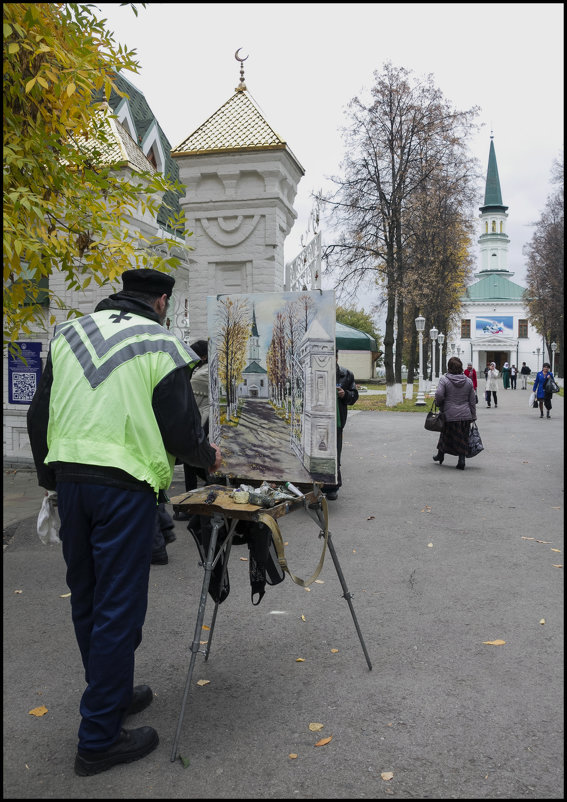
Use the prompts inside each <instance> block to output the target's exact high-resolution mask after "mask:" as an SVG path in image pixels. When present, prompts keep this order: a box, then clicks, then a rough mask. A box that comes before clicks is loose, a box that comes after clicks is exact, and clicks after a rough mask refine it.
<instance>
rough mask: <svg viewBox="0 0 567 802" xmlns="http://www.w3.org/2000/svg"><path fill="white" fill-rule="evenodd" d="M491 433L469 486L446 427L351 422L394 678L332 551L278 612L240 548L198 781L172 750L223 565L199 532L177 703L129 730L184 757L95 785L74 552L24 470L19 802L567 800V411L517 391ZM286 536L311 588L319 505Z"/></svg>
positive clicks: (173, 602) (158, 603)
mask: <svg viewBox="0 0 567 802" xmlns="http://www.w3.org/2000/svg"><path fill="white" fill-rule="evenodd" d="M478 425H479V429H480V431H481V434H482V437H483V440H484V444H485V451H483V452H482V453H481V454H480V455H479V456H477V457H475V458H474V459H473V460H469V461H467V468H466V470H465V471H457V470H455V467H454V466H455V464H456V458H454V457H453V458H450V457H448V458H447V459H446V460H445V463H444V465H442V466H438V465H437V464H436V463H434V462H433V461H432V459H431V457H432V455H433V454H434V453H435V442H436V435H434V434H433V433H431V432H427V431H425V429H424V428H423V416H422V415H420V414H416V413H399V412H352V411H351V413H349V418H348V423H347V428H346V429H345V436H344V447H343V471H342V473H343V481H344V485H343V488H342V489H341V491H340V493H339V499H338V500H337V501H335V502H330V503H329V507H330V530H331V533H332V538H333V542H334V545H335V549H336V552H337V555H338V558H339V560H340V565H341V569H342V572H343V574H344V576H345V578H346V582H347V585H348V587H349V591H350V592H351V593H352V594H353V602H352V603H353V606H354V609H355V611H356V614H357V617H358V622H359V625H360V629H361V632H362V635H363V637H364V639H365V643H366V646H367V648H368V652H369V655H370V659H371V661H372V665H373V668H372V671H369V670H368V667H367V665H366V661H365V659H364V656H363V653H362V649H361V647H360V643H359V641H358V637H357V635H356V631H355V628H354V625H353V621H352V618H351V616H350V613H349V608H348V605H347V604H346V603H345V600H344V598H343V594H342V590H341V587H340V584H339V581H338V578H337V574H336V570H335V568H334V566H333V562H332V560H331V559H330V557H329V556H327V558H326V560H325V565H324V568H323V571H322V572H321V574H320V576H319V579H320V580H321V581H320V582H317V583H314V584H313V585H311V587H310V589H309V591H306V590H305V589H303V588H301V587H299V586H297V585H295V584H293V582H291V581H290V579H289V577H286V580H285V581H284V582H282V583H281V584H280V585H277V586H276V587H270V586H268V587H267V590H266V595H265V597H264V599H263V600H262V602H261V604H260V605H258V606H257V607H254V606H253V605H252V604H251V600H250V584H249V576H248V570H249V563H248V561H247V557H248V551H247V548H246V547H245V546H241V547H235V548H234V550H233V556H232V557H231V561H230V566H229V577H230V585H231V590H230V595H229V597H228V599H227V600H226V601H225V602H224V603H223V604H222V605H221V606H220V607H219V613H218V617H217V621H216V626H215V637H214V641H213V644H212V649H211V654H210V657H209V659H208V661H207V662H205V661H204V659H203V657H202V655H197V661H196V666H195V672H194V675H193V683H192V687H191V689H190V693H189V697H188V704H187V710H186V713H185V719H184V723H183V727H182V731H181V738H180V745H179V748H180V752H181V754H182V755H183V756H184V757H185V758H187V759H188V760H189V765H188V767H187V768H184V766H183V765H182V763H181V761H176V762H174V763H172V762H171V761H170V753H171V748H172V744H173V739H174V736H175V731H176V726H177V720H178V714H179V710H180V706H181V701H182V697H183V688H184V683H185V679H186V676H187V670H188V666H189V646H190V643H191V641H192V639H193V630H194V622H195V618H196V613H197V605H198V599H199V594H200V589H201V583H202V569H201V568H200V567H199V566H198V560H199V557H198V553H197V549H196V547H195V544H194V542H193V540H192V538H191V537H190V536H189V534H188V533H187V531H186V528H185V524H184V522H182V521H176V522H175V529H176V534H177V541H176V542H175V543H173V544H171V545H170V546H169V548H168V552H169V557H170V561H169V564H168V565H167V566H153V567H152V572H151V578H150V594H149V596H150V597H149V605H148V615H147V619H146V625H145V628H144V640H143V642H142V644H141V645H140V647H139V649H138V651H137V655H136V679H137V682H148V683H150V684H151V686H152V688H153V690H154V693H155V699H154V702H153V704H152V706H151V707H150V708H149V709H148V710H147V711H145V712H144V713H142V714H140V715H139V716H137V717H136V718H132V720H131V722H129V726H142V725H144V724H151V725H152V726H154V727H156V729H157V730H158V732H159V735H160V745H159V747H158V749H157V750H156V751H155V752H153V753H152V754H151V755H149V756H148V757H147V758H145V759H144V760H141V761H138V762H136V763H132V764H130V765H126V766H119V767H116V768H114V769H112V770H111V771H109V772H106V773H103V774H101V775H99V776H96V777H91V778H80V777H77V776H75V774H74V772H73V759H74V754H75V749H76V733H77V728H78V724H79V717H78V705H79V701H80V696H81V693H82V691H83V688H84V681H83V671H82V667H81V663H80V657H79V654H78V649H77V646H76V643H75V639H74V636H73V632H72V625H71V619H70V607H69V599H68V589H67V586H66V583H65V565H64V562H63V559H62V556H61V549H60V547H59V546H44V545H42V544H41V542H40V541H39V539H38V537H37V533H36V531H35V520H36V517H37V511H38V509H39V504H40V501H41V495H42V491H41V489H39V488H37V486H35V484H34V482H35V479H34V477H31V476H25V475H24V472H21V471H19V472H18V473H17V474H6V473H5V474H4V479H5V483H4V514H5V521H6V520H8V521H10V522H11V523H9V524H8V529H9V530H10V536H9V539H8V540H9V542H8V545H7V546H6V547H5V550H4V556H3V567H4V583H3V585H4V630H3V636H4V693H3V701H4V741H3V750H4V765H3V768H4V776H3V792H4V797H5V798H9V799H49V798H53V799H79V798H85V799H107V798H111V797H112V798H118V799H156V798H159V799H166V798H167V799H199V798H201V799H202V798H206V799H213V798H216V799H244V798H248V799H250V798H252V799H362V798H371V799H382V798H387V797H388V796H393V797H398V798H400V799H469V798H471V799H560V798H563V797H564V785H563V783H564V778H563V766H564V760H563V759H564V752H563V749H564V739H563V723H564V715H563V709H564V699H563V687H564V673H563V669H564V657H563V655H564V652H563V609H564V607H563V570H564V569H563V563H564V554H563V519H564V498H563V493H564V467H563V464H564V463H563V457H564V452H563V441H564V406H563V398H556V399H554V402H553V411H552V418H551V420H547V419H543V420H540V419H539V417H538V413H537V412H536V411H535V410H531V409H528V393H527V392H526V391H520V390H517V391H515V392H514V391H511V390H508V391H505V392H504V391H501V392H500V396H499V405H498V409H496V410H495V409H490V410H487V409H484V407H482V406H481V407H480V408H479V420H478ZM179 479H181V481H182V472H181V474H180V477H179V476H177V474H176V481H178V480H179ZM5 527H6V523H5ZM281 527H282V533H283V535H284V540H285V542H286V543H287V546H286V555H287V558H288V562H289V566H290V569H291V570H292V571H293V572H294V573H295V574H296V575H298V576H309V575H310V574H311V573H312V572H313V570H314V568H315V565H316V564H317V561H318V559H319V556H320V552H321V541H320V539H319V538H318V536H317V535H318V530H317V527H316V526H315V525H314V523H313V522H312V520H311V518H310V517H309V516H307V515H304V514H303V513H302V512H301V511H299V512H296V513H293V514H292V515H290V516H286V517H285V518H283V519H281ZM5 531H6V529H5ZM212 610H213V607H212V605H211V603H210V602H208V603H207V607H206V611H205V620H206V622H207V624H210V616H211V614H212ZM205 638H206V634H204V637H203V639H205ZM498 641H504V642H505V643H503V644H502V645H491V643H490V642H498ZM299 658H301V662H298V660H299ZM199 680H208V684H206V685H202V686H199V685H197V682H198V681H199ZM40 706H44V707H45V708H46V709H47V712H46V713H45V714H44V715H43V716H37V717H36V716H34V715H30V713H29V711H30V710H32V709H35V708H38V707H40ZM314 722H316V723H319V724H322V725H323V727H322V729H321V730H320V731H312V730H310V728H309V724H311V723H314ZM321 738H331V740H330V741H329V742H328V743H327V744H326V745H324V746H321V747H316V746H315V744H316V743H317V742H318V741H319V740H320V739H321ZM290 755H297V757H296V758H292V757H290ZM385 772H391V774H392V775H393V776H392V779H384V777H387V776H389V775H387V774H385Z"/></svg>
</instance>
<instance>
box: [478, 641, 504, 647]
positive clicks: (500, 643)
mask: <svg viewBox="0 0 567 802" xmlns="http://www.w3.org/2000/svg"><path fill="white" fill-rule="evenodd" d="M482 642H483V643H487V644H488V645H489V646H504V644H505V643H506V641H505V640H483V641H482Z"/></svg>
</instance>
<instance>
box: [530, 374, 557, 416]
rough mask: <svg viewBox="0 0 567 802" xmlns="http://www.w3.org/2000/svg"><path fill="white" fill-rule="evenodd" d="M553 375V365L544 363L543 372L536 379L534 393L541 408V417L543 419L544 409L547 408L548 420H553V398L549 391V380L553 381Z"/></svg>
mask: <svg viewBox="0 0 567 802" xmlns="http://www.w3.org/2000/svg"><path fill="white" fill-rule="evenodd" d="M553 378H554V376H553V373H552V372H551V365H550V364H549V362H544V363H543V365H542V368H541V370H540V371H539V373H538V374H537V375H536V377H535V381H534V386H533V388H532V389H533V392H534V393H535V394H536V398H537V403H538V407H539V417H540V418H543V408H544V407H545V408H546V410H547V416H546V417H548V418H551V409H552V406H551V398H552V393H551V392H550V391H549V384H548V381H549V379H553Z"/></svg>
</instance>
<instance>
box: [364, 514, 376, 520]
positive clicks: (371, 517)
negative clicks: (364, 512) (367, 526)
mask: <svg viewBox="0 0 567 802" xmlns="http://www.w3.org/2000/svg"><path fill="white" fill-rule="evenodd" d="M375 517H376V516H375V515H369V516H368V518H367V519H366V520H367V521H373V520H374V518H375Z"/></svg>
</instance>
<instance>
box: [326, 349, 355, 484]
mask: <svg viewBox="0 0 567 802" xmlns="http://www.w3.org/2000/svg"><path fill="white" fill-rule="evenodd" d="M336 360H337V471H338V474H337V484H336V485H323V493H324V494H325V496H326V497H327V498H328V499H331V500H334V499H336V498H337V497H338V493H339V487H341V486H342V483H343V480H342V476H341V452H342V450H343V429H344V427H345V425H346V420H347V415H348V407H349V406H352V404H356V402H357V401H358V390H357V389H356V382H355V380H354V374H353V373H352V371H350V370H348V369H347V368H341V366H340V365H339V352H338V351H337V353H336Z"/></svg>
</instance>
